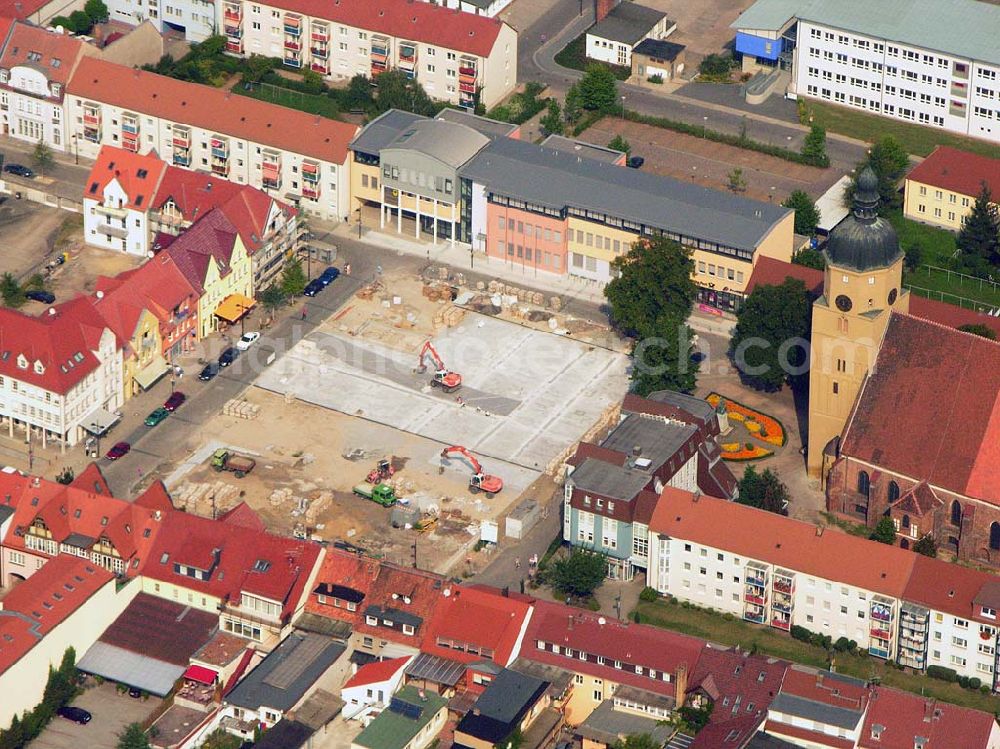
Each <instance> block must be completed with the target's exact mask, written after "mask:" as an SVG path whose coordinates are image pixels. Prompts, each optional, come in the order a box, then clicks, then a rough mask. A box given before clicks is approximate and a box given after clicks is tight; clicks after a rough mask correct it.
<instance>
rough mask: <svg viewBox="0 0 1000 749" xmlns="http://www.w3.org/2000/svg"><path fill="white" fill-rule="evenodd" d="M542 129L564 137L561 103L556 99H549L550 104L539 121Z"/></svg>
mask: <svg viewBox="0 0 1000 749" xmlns="http://www.w3.org/2000/svg"><path fill="white" fill-rule="evenodd" d="M538 124H540V125H541V126H542V129H543V130H544V131H545V132H547V133H550V134H552V135H562V131H563V118H562V110H561V109H560V108H559V102H558V101H556V100H555V99H549V103H548V105H547V106H546V111H545V115H544V116H543V117H542V119H541V120H540V121H539V123H538Z"/></svg>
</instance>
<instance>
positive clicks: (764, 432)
mask: <svg viewBox="0 0 1000 749" xmlns="http://www.w3.org/2000/svg"><path fill="white" fill-rule="evenodd" d="M705 400H707V401H708V402H709V403H710V404H711V405H712V407H713V408H718V407H719V401H720V400H724V401H725V402H726V413H727V414H729V418H730V420H732V421H742V422H744V425H745V426H746V428H747V430H748V431H749V432H750V433H751V434H752V435H753V437H754V438H755V439H759V440H761V441H762V442H767V443H769V444H771V445H775V446H777V447H784V445H785V443H786V442H787V441H788V435H787V434H786V433H785V427H784V426H783V425H782V423H781V422H780V421H778V420H777V419H775V418H774V417H773V416H768V415H767V414H763V413H761V412H760V411H755V410H754V409H752V408H750V407H749V406H744V405H743V404H742V403H739V402H737V401H734V400H732V399H731V398H726V397H724V396H722V395H719V393H709V395H708V397H707V398H706V399H705ZM723 457H725V455H723ZM743 460H746V458H743Z"/></svg>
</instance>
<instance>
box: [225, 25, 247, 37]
mask: <svg viewBox="0 0 1000 749" xmlns="http://www.w3.org/2000/svg"><path fill="white" fill-rule="evenodd" d="M225 30H226V36H227V37H229V38H230V39H242V38H243V28H242V27H241V26H228V25H227V26H226V27H225Z"/></svg>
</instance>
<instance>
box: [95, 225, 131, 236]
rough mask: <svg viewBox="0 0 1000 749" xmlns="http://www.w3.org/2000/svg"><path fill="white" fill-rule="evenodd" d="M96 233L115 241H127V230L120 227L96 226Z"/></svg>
mask: <svg viewBox="0 0 1000 749" xmlns="http://www.w3.org/2000/svg"><path fill="white" fill-rule="evenodd" d="M97 231H99V232H100V233H101V234H107V235H108V236H109V238H110V237H115V238H116V239H128V229H125V228H123V227H121V226H111V225H109V224H98V225H97Z"/></svg>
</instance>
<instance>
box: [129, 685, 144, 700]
mask: <svg viewBox="0 0 1000 749" xmlns="http://www.w3.org/2000/svg"><path fill="white" fill-rule="evenodd" d="M128 696H129V697H131V698H132V699H135V700H137V699H139V698H140V697H142V690H141V689H139V688H138V687H129V688H128Z"/></svg>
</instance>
